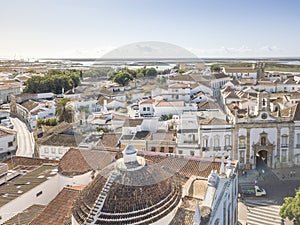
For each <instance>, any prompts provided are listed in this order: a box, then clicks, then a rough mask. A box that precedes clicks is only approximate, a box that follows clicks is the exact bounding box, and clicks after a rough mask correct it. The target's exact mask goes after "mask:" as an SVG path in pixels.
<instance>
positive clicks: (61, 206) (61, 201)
mask: <svg viewBox="0 0 300 225" xmlns="http://www.w3.org/2000/svg"><path fill="white" fill-rule="evenodd" d="M78 195H79V191H78V190H74V189H71V188H64V189H63V190H62V191H61V192H59V193H58V195H57V196H56V197H55V198H54V199H53V200H52V201H51V202H50V203H49V204H48V205H47V207H46V208H45V209H44V210H43V211H42V213H41V214H40V215H39V216H38V217H36V218H35V219H34V220H33V221H32V222H31V223H29V225H49V224H51V225H62V224H64V221H65V219H66V217H67V216H68V215H69V214H70V213H71V208H72V205H73V202H74V201H75V199H76V198H77V197H78Z"/></svg>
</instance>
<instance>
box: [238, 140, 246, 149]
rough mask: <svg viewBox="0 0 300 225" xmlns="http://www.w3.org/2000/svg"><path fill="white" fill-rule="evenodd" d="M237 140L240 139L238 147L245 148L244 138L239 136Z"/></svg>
mask: <svg viewBox="0 0 300 225" xmlns="http://www.w3.org/2000/svg"><path fill="white" fill-rule="evenodd" d="M239 141H240V144H239V148H246V142H245V138H244V137H242V138H240V140H239Z"/></svg>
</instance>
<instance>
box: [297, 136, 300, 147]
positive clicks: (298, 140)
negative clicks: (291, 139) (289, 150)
mask: <svg viewBox="0 0 300 225" xmlns="http://www.w3.org/2000/svg"><path fill="white" fill-rule="evenodd" d="M297 147H300V133H299V134H297Z"/></svg>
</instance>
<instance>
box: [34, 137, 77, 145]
mask: <svg viewBox="0 0 300 225" xmlns="http://www.w3.org/2000/svg"><path fill="white" fill-rule="evenodd" d="M81 140H82V137H80V136H79V137H76V136H75V135H69V134H53V135H51V136H49V137H47V138H45V139H42V140H40V141H39V142H38V143H39V144H40V145H49V146H65V147H77V146H78V144H79V143H80V142H81Z"/></svg>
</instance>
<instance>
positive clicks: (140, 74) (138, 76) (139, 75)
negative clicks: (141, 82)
mask: <svg viewBox="0 0 300 225" xmlns="http://www.w3.org/2000/svg"><path fill="white" fill-rule="evenodd" d="M143 77H144V74H143V73H138V74H137V75H136V78H138V79H140V78H143Z"/></svg>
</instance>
